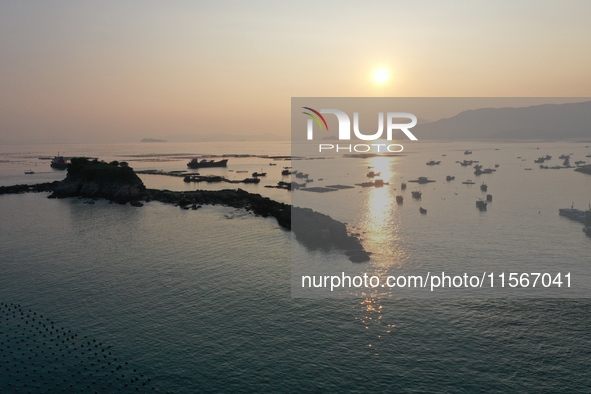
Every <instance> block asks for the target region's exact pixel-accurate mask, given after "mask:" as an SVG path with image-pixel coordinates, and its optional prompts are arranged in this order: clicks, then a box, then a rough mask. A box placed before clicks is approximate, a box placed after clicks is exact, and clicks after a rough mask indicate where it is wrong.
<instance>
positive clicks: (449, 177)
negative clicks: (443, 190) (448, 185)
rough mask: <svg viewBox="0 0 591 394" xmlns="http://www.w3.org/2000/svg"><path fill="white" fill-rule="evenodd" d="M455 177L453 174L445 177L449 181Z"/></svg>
mask: <svg viewBox="0 0 591 394" xmlns="http://www.w3.org/2000/svg"><path fill="white" fill-rule="evenodd" d="M454 179H456V177H455V176H453V175H448V176H446V177H445V180H446V181H448V182H449V181H453V180H454Z"/></svg>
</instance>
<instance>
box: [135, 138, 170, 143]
mask: <svg viewBox="0 0 591 394" xmlns="http://www.w3.org/2000/svg"><path fill="white" fill-rule="evenodd" d="M140 142H166V140H159V139H158V138H142V140H141V141H140Z"/></svg>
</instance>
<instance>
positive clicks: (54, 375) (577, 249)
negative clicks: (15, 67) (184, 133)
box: [0, 143, 591, 393]
mask: <svg viewBox="0 0 591 394" xmlns="http://www.w3.org/2000/svg"><path fill="white" fill-rule="evenodd" d="M243 145H244V144H243ZM585 146H586V145H585V144H584V143H557V144H543V143H529V144H525V143H504V144H502V145H501V146H500V149H501V150H500V151H495V149H496V148H499V146H498V145H492V144H491V143H478V144H471V145H470V146H469V147H466V146H465V145H463V144H453V143H450V144H447V145H444V146H443V147H442V145H441V144H433V145H424V146H422V147H421V148H420V149H419V147H416V148H414V147H413V148H412V149H411V148H410V147H409V149H408V155H407V156H404V157H399V158H395V159H388V160H387V162H385V163H381V162H380V161H381V160H382V159H363V160H359V159H349V160H351V161H350V163H351V164H348V166H349V167H350V168H348V169H347V173H348V176H347V177H343V178H342V179H337V175H335V174H333V175H330V173H329V175H328V176H326V177H327V178H328V179H327V184H330V183H332V182H333V181H335V182H334V183H348V184H354V183H357V182H358V181H359V180H365V179H364V178H365V172H367V167H368V166H374V167H377V168H379V166H383V167H384V168H385V169H387V170H388V171H390V174H391V178H389V181H391V183H392V184H391V187H392V188H397V187H399V186H398V185H397V183H398V182H399V181H402V180H408V179H412V178H416V177H418V176H429V177H430V178H433V179H437V182H436V183H435V184H430V185H429V186H428V188H424V197H423V200H422V201H421V202H413V201H412V200H411V199H410V198H408V204H407V200H406V199H405V202H404V207H400V209H401V210H400V211H383V212H381V214H382V216H387V217H390V216H389V215H393V217H395V218H397V220H395V221H392V220H389V219H388V220H385V221H380V222H379V223H378V224H380V225H385V226H395V228H391V229H390V230H391V232H393V233H395V234H396V236H397V237H399V238H400V242H398V243H397V244H396V248H397V249H396V250H394V251H392V250H390V251H384V252H380V253H378V256H377V257H373V260H372V261H371V262H370V263H366V264H365V265H364V269H368V270H371V269H372V267H374V266H379V265H380V264H385V263H387V262H388V261H393V258H394V257H396V259H397V260H396V261H397V262H399V263H400V262H402V263H405V262H406V263H413V264H419V265H420V264H428V261H429V260H430V259H433V258H434V256H435V255H436V254H443V255H444V256H445V254H446V253H449V254H451V255H453V256H458V257H459V258H461V257H462V256H464V257H465V256H470V255H478V256H482V254H483V253H485V254H484V257H482V258H483V259H485V260H486V258H490V259H494V258H496V256H497V254H500V255H503V253H504V252H503V250H513V251H517V252H518V253H517V254H516V255H515V259H516V261H519V259H524V260H525V261H526V262H531V260H530V259H533V258H535V259H538V260H540V259H541V261H542V262H543V263H544V264H554V265H557V264H562V263H564V264H575V263H576V264H586V263H587V262H588V258H587V256H589V254H590V253H589V252H590V244H591V242H590V241H591V240H590V239H588V238H586V237H585V235H584V234H583V232H582V231H581V229H582V225H581V224H579V223H576V222H571V221H569V220H567V219H564V218H560V217H558V213H557V211H558V208H562V207H570V204H572V203H574V204H575V206H576V207H579V208H581V209H585V208H586V206H587V204H588V201H587V200H588V199H589V198H591V197H589V196H591V189H590V187H589V185H590V182H588V179H587V178H588V177H589V176H587V175H584V174H580V173H574V172H573V171H572V170H556V171H552V170H545V171H542V170H538V169H537V168H535V164H533V162H532V161H533V159H535V158H537V157H538V156H541V155H545V154H546V153H549V154H552V155H553V156H555V159H556V157H557V156H558V155H559V154H562V153H571V152H572V153H575V154H576V156H579V157H583V158H584V156H585V155H584V153H587V154H588V152H589V151H591V150H589V149H588V148H585ZM538 147H539V148H540V149H537V148H538ZM66 148H67V149H64V148H62V147H59V149H60V150H61V149H64V152H63V154H65V155H66V156H73V155H81V154H84V155H86V156H92V157H94V156H96V157H100V158H101V159H105V160H113V159H116V160H120V161H121V160H126V161H128V162H129V163H130V165H131V166H132V167H134V168H136V169H164V170H183V169H185V159H184V158H183V159H180V158H179V157H180V156H183V157H184V156H185V155H186V156H190V155H191V154H194V153H205V154H223V153H251V154H256V155H264V154H269V155H274V154H279V155H283V154H289V146H288V145H287V144H282V143H276V144H266V145H265V144H262V145H261V144H256V146H255V145H251V146H248V147H247V148H246V150H247V151H246V152H245V150H244V149H245V148H244V146H242V150H240V147H238V146H236V147H235V151H232V147H231V146H230V147H228V146H227V145H226V146H219V147H218V148H215V146H214V144H213V143H210V144H202V145H199V146H185V145H183V146H179V145H176V146H167V145H166V144H158V145H151V144H135V145H128V146H104V147H100V146H99V147H95V146H92V145H87V146H69V147H66ZM183 148H184V149H183ZM468 148H471V149H472V150H473V152H474V153H473V157H463V150H464V149H468ZM56 149H58V147H56V146H37V147H31V146H15V147H7V146H4V147H2V150H3V152H2V159H3V160H5V161H6V162H4V163H2V164H0V173H1V174H2V178H1V182H2V184H3V185H7V184H16V183H36V182H42V181H44V182H46V181H50V180H54V179H61V178H63V176H64V173H63V172H57V171H52V170H50V169H49V167H48V162H47V161H43V160H38V159H37V158H38V157H40V156H44V155H48V156H51V155H54V154H56V153H57V152H55V153H54V151H55V150H56ZM198 149H200V150H198ZM68 152H73V153H72V154H69V153H68ZM148 154H153V155H152V156H149V157H148ZM176 154H179V155H180V156H175V155H176ZM443 154H446V156H445V157H443V156H441V155H443ZM132 155H138V156H139V157H134V156H132ZM167 155H170V156H167ZM517 156H522V157H523V158H527V160H529V162H522V161H521V159H517ZM579 157H577V160H578V159H579ZM447 158H449V159H447ZM464 158H469V159H479V160H481V161H487V162H490V163H498V164H499V167H498V171H497V172H496V173H495V174H493V175H486V177H487V178H484V177H485V176H483V177H482V179H483V180H485V181H486V183H487V184H489V190H490V192H491V194H494V195H495V200H494V204H493V206H494V209H493V208H492V207H491V209H490V210H489V211H487V212H486V214H487V216H482V215H481V214H480V213H479V212H478V211H477V210H474V209H473V208H474V207H473V206H472V205H473V201H472V200H473V199H474V198H475V197H476V196H477V195H480V190H479V189H478V186H479V184H480V182H479V183H477V184H476V185H473V186H472V189H469V188H468V187H467V186H466V187H465V188H462V186H460V185H449V184H447V183H446V182H445V181H444V176H445V175H446V174H447V173H448V172H449V173H450V174H454V173H455V175H456V183H459V182H461V181H462V180H463V178H475V177H474V175H473V174H472V172H471V171H470V169H469V168H468V169H464V168H463V167H462V168H460V167H459V165H458V164H456V163H454V161H455V159H460V160H461V159H464ZM134 159H137V160H135V161H134ZM429 159H433V160H440V159H441V160H442V161H443V163H442V165H441V166H433V167H427V166H425V162H426V161H427V160H429ZM573 159H574V157H573ZM571 160H572V159H571ZM187 161H188V160H187ZM270 162H273V161H272V160H270V159H268V158H261V157H245V158H230V161H229V167H228V169H226V170H224V169H211V171H210V172H211V173H215V174H218V173H219V174H223V175H225V176H228V177H235V178H238V177H239V176H242V175H244V176H246V175H250V171H252V172H254V171H260V170H266V171H267V172H268V176H267V178H266V179H265V180H264V181H263V182H261V184H259V185H240V186H241V187H242V188H243V189H245V190H247V191H250V192H257V193H261V194H263V195H267V196H270V197H272V198H274V199H277V200H282V201H290V200H291V198H290V197H289V192H287V191H285V190H278V189H269V188H264V187H263V186H264V185H265V184H267V185H272V184H274V183H276V182H277V181H278V180H281V179H283V178H282V177H281V175H280V170H281V169H282V167H283V166H284V165H285V166H288V165H293V167H294V168H295V167H297V162H293V163H290V162H283V161H276V162H275V163H276V164H277V166H269V163H270ZM35 164H37V166H35ZM36 167H37V168H36ZM506 167H508V168H509V169H507V170H506V171H504V169H505V168H506ZM526 167H527V168H529V167H534V170H532V171H525V170H524V168H526ZM29 168H32V169H33V170H35V172H36V173H35V174H34V175H24V170H26V169H29ZM231 169H233V170H238V169H245V170H248V171H249V173H248V174H235V171H232V172H229V170H231ZM518 170H519V171H518ZM385 171H386V170H384V172H385ZM462 171H463V172H462ZM232 173H234V174H232ZM315 176H316V175H315ZM316 177H317V176H316ZM442 177H443V179H442ZM331 178H332V179H331ZM142 179H143V180H144V182H145V183H146V185H147V186H148V187H153V188H168V189H171V190H191V189H195V188H196V187H199V188H202V187H203V188H228V187H230V186H234V185H231V184H226V185H201V184H200V185H195V184H185V183H184V182H182V178H176V177H167V176H164V175H142ZM336 181H338V182H336ZM315 182H319V181H317V180H315ZM525 182H527V188H526V187H523V184H524V183H525ZM408 185H409V189H408V190H410V188H412V186H411V184H408ZM350 190H351V193H352V192H355V193H357V194H361V195H362V197H363V198H364V199H370V198H376V197H377V196H376V195H374V194H372V193H376V192H377V193H381V192H380V191H377V189H375V190H362V189H361V188H356V189H350ZM382 190H386V189H382ZM359 192H361V193H359ZM390 192H391V193H392V194H394V193H396V194H397V193H399V191H398V190H396V191H394V190H391V191H390ZM338 193H342V194H340V195H341V196H343V197H331V198H342V199H343V203H344V201H345V200H346V199H347V193H349V192H347V191H346V190H345V191H339V192H335V195H337V194H338ZM454 193H458V195H456V194H454ZM309 195H310V196H311V197H306V198H308V199H309V201H308V202H307V204H309V205H310V206H313V207H314V208H315V209H317V210H319V211H321V212H322V211H324V212H326V213H330V214H332V215H333V216H335V218H336V219H339V220H346V219H347V218H345V217H339V215H341V213H340V212H341V211H340V210H337V209H333V208H331V204H330V203H328V201H330V200H328V199H326V198H323V196H322V195H319V194H313V193H310V194H309ZM46 196H47V195H46V194H43V193H42V194H23V195H4V196H0V220H1V224H0V256H1V257H0V265H1V270H2V271H1V272H2V275H1V276H0V302H2V303H3V305H6V304H8V305H10V304H11V303H12V304H18V305H19V307H18V308H19V309H18V312H17V307H16V306H15V305H13V306H12V309H10V310H8V309H7V308H3V307H2V306H0V311H1V312H2V313H1V314H0V317H1V318H2V321H1V323H0V332H1V333H2V339H1V340H2V345H1V346H0V353H1V355H0V357H1V358H0V364H1V365H0V387H1V388H2V389H3V390H4V391H7V392H12V391H15V389H19V390H20V391H27V390H32V391H33V392H35V390H37V391H41V389H43V390H44V391H48V388H51V389H52V390H53V391H60V392H62V391H63V390H64V389H65V390H66V391H68V390H70V392H71V391H74V392H88V391H89V390H92V389H95V390H96V391H99V392H104V391H109V390H111V388H112V390H113V391H116V390H117V389H121V390H122V392H136V391H135V390H136V388H137V389H138V391H141V392H144V391H148V390H150V391H157V392H186V393H192V392H202V391H203V392H214V391H226V392H236V391H257V392H260V391H273V392H301V391H355V392H356V391H390V392H399V391H402V392H437V391H439V392H443V391H445V392H449V391H452V392H477V391H548V392H557V391H558V392H560V391H562V392H573V391H586V390H588V388H589V387H590V385H591V375H590V374H589V372H588V370H589V367H590V365H589V360H590V359H591V350H590V349H591V333H590V331H589V330H588V326H589V311H590V308H591V304H590V303H589V301H588V299H579V300H564V299H548V300H540V299H527V300H510V299H482V298H467V299H451V300H449V299H429V300H422V299H413V298H408V299H395V298H391V297H383V298H382V297H363V298H350V299H338V300H336V299H298V298H292V297H291V293H290V268H291V267H290V262H291V256H292V248H296V253H299V254H300V255H303V256H305V255H309V256H310V259H311V260H314V261H322V260H323V259H324V260H326V261H327V262H331V261H339V263H340V264H352V263H350V262H348V260H346V259H344V258H343V256H342V255H341V254H339V253H338V252H321V251H308V250H306V248H304V247H303V246H301V245H299V244H298V243H297V242H295V243H294V242H292V239H291V234H290V233H289V232H287V231H285V230H283V229H281V228H280V226H279V225H278V224H277V223H276V221H275V220H274V219H272V218H261V217H254V216H252V215H250V214H246V213H245V212H244V211H242V210H238V209H233V208H227V207H219V206H204V207H203V208H201V209H199V210H197V211H191V210H189V211H185V210H181V209H179V208H178V207H174V206H171V205H163V204H160V203H155V202H151V203H148V204H146V205H145V206H144V207H142V208H135V207H130V206H129V205H125V206H121V205H117V204H109V203H108V202H106V201H100V200H99V201H95V202H94V204H87V203H86V202H88V200H86V199H77V198H74V199H61V200H50V199H47V198H46ZM383 198H386V197H383ZM388 198H389V197H388ZM454 198H457V200H454ZM468 203H469V206H468ZM419 205H424V206H428V209H429V210H428V214H427V216H426V217H422V216H420V214H419V212H418V206H419ZM372 206H373V205H371V204H369V205H368V207H372ZM407 207H408V208H407ZM391 208H392V209H394V208H396V207H395V206H391ZM402 208H404V209H407V210H406V211H403V210H402ZM374 213H375V212H374ZM415 214H416V215H415ZM411 215H412V216H411ZM458 216H459V217H460V218H461V220H460V219H454V218H455V217H458ZM375 217H376V216H375V215H373V214H372V215H370V217H368V218H366V219H365V220H368V221H370V222H371V223H373V224H375V223H374V222H372V220H373V221H375V220H376V219H375ZM352 219H355V218H352ZM454 220H456V222H454ZM364 223H365V222H363V220H360V221H358V222H352V223H351V224H352V225H354V226H357V227H358V228H362V227H363V226H364ZM444 223H447V224H448V226H447V227H445V226H444ZM454 223H464V224H466V225H468V226H469V227H468V228H467V229H462V228H458V227H456V226H455V225H454ZM503 223H509V224H510V225H511V226H517V227H518V230H519V232H520V234H522V236H521V237H511V236H506V237H502V238H498V237H501V233H502V232H500V231H498V230H495V231H493V230H494V229H495V228H498V227H502V226H503ZM373 224H372V225H373ZM480 226H483V227H485V228H487V229H488V230H489V231H488V232H486V233H483V232H482V231H483V230H482V228H481V227H480ZM367 228H370V227H367ZM450 228H453V229H454V232H455V231H461V232H462V233H461V235H458V234H457V233H456V234H453V235H452V234H451V233H452V231H451V230H450ZM532 230H533V231H532ZM386 233H387V234H390V231H388V232H386ZM417 234H421V236H422V237H424V238H423V239H425V240H426V241H424V242H422V243H420V244H419V243H417V242H416V241H415V237H414V236H415V235H417ZM370 235H371V234H370ZM483 236H488V237H489V238H488V239H487V242H486V243H485V242H483ZM491 237H497V239H490V238H491ZM366 238H367V239H366V240H364V242H366V244H365V245H367V247H368V248H370V249H371V248H375V247H376V245H380V244H381V243H382V242H383V243H385V244H387V243H388V242H389V240H387V239H386V240H383V239H380V238H371V236H370V237H366ZM487 245H492V246H490V247H487ZM442 251H444V252H445V251H447V252H445V253H443V252H442ZM483 251H486V252H483ZM394 252H396V253H394ZM557 256H558V257H557ZM545 259H546V260H545ZM557 259H569V261H562V260H558V261H557ZM451 260H452V259H450V261H451ZM462 261H463V262H462V264H466V263H467V262H469V261H470V259H464V260H462ZM19 313H23V315H19ZM33 313H36V314H37V315H33ZM27 315H30V317H28V318H27ZM41 315H43V318H42V319H41V318H40V317H37V320H36V321H35V324H37V323H39V322H41V321H42V322H43V324H46V325H47V327H45V328H47V330H48V331H42V330H41V329H39V330H33V329H29V328H28V327H33V325H32V324H33V322H32V320H31V319H32V318H33V316H41ZM20 317H23V319H20ZM25 321H27V323H24V322H25ZM50 322H51V323H50ZM38 326H40V327H43V326H42V325H39V324H38ZM35 327H37V326H35ZM52 328H53V329H52ZM63 333H68V338H69V336H70V335H74V334H75V335H76V336H75V337H74V339H70V340H68V341H67V343H66V342H63V343H62V342H61V341H62V340H64V334H63ZM43 335H46V337H43ZM58 335H61V338H59V339H58V338H57V336H58ZM50 339H52V341H50ZM9 341H10V342H9ZM70 341H71V342H70ZM94 341H96V342H94ZM87 343H90V345H87ZM98 343H101V346H100V347H96V348H94V347H93V346H94V344H98ZM66 345H68V346H69V347H66ZM82 345H85V346H82ZM8 346H10V348H8ZM89 348H90V350H89ZM17 349H18V350H17ZM74 349H76V350H74ZM81 349H84V350H81ZM103 349H105V350H104V352H103V351H102V350H103ZM41 351H43V353H41ZM95 351H96V352H97V353H99V354H104V353H105V352H107V353H110V354H105V355H106V356H107V357H103V358H102V360H105V361H98V357H97V359H95V358H94V357H95V355H94V352H95ZM11 352H12V353H11ZM68 352H69V353H68ZM81 352H84V353H81ZM34 355H37V356H34ZM46 355H49V357H48V358H47V359H46V358H44V357H45V356H46ZM29 357H31V358H29ZM52 357H53V358H52ZM115 359H117V360H116V361H115ZM108 362H111V364H106V363H108ZM92 364H94V365H92ZM103 365H105V368H104V369H103V368H102V366H103ZM119 365H121V369H116V368H117V366H119ZM26 366H29V368H27V369H25V367H26ZM95 371H97V372H95ZM112 371H114V372H112ZM91 373H92V375H90V374H91ZM122 375H123V376H122ZM136 379H137V380H136ZM148 379H149V380H148ZM33 380H35V382H33ZM93 382H94V383H93ZM144 383H145V384H144ZM25 384H27V386H26V387H25ZM126 385H127V386H126ZM38 387H39V389H37V388H38Z"/></svg>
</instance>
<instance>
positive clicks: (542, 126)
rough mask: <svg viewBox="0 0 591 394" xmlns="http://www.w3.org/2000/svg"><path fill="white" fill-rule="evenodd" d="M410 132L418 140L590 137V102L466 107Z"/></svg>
mask: <svg viewBox="0 0 591 394" xmlns="http://www.w3.org/2000/svg"><path fill="white" fill-rule="evenodd" d="M413 133H414V134H415V135H416V136H417V138H418V139H419V140H423V139H454V140H459V139H467V140H469V139H514V140H522V139H523V140H527V139H551V140H556V139H562V138H591V101H586V102H581V103H567V104H543V105H534V106H530V107H520V108H509V107H507V108H481V109H476V110H468V111H464V112H461V113H459V114H457V115H455V116H453V117H451V118H446V119H440V120H437V121H434V122H431V123H428V124H424V125H419V126H416V127H415V128H413Z"/></svg>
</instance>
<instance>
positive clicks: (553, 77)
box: [0, 0, 591, 143]
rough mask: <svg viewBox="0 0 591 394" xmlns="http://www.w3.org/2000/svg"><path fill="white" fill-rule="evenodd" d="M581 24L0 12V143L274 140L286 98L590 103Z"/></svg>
mask: <svg viewBox="0 0 591 394" xmlns="http://www.w3.org/2000/svg"><path fill="white" fill-rule="evenodd" d="M589 15H591V2H589V1H587V0H581V1H560V2H559V1H555V2H548V1H544V2H542V1H538V0H531V1H515V0H514V1H496V2H485V1H482V2H474V1H451V2H450V1H413V2H410V1H368V2H359V1H299V2H290V3H289V4H288V3H284V2H278V1H258V2H257V1H253V2H244V1H216V2H203V1H174V2H163V1H147V0H143V1H95V2H90V1H86V2H82V1H8V0H7V1H2V2H0V56H1V57H0V143H44V142H63V141H71V142H119V141H137V140H138V139H140V138H142V137H156V138H168V139H174V138H175V137H174V136H175V135H183V134H206V133H216V132H219V133H229V134H236V135H238V134H244V135H248V134H263V133H273V134H278V135H282V136H285V137H288V135H289V127H290V126H289V125H290V122H289V116H290V109H289V106H290V98H291V97H292V96H382V95H385V96H522V97H523V96H566V97H573V96H582V97H589V96H591V73H590V72H589V70H591V27H590V26H591V24H589V20H588V17H589ZM380 67H385V68H387V69H388V70H389V74H390V75H389V78H388V80H387V82H386V83H384V84H376V83H375V81H374V78H373V74H374V72H375V70H376V69H377V68H380Z"/></svg>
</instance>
